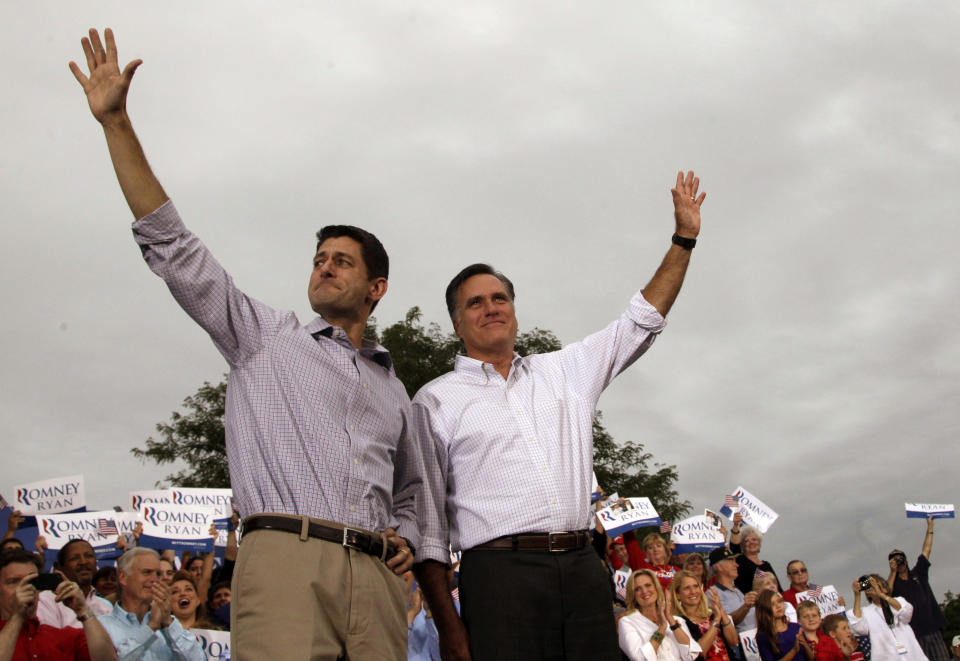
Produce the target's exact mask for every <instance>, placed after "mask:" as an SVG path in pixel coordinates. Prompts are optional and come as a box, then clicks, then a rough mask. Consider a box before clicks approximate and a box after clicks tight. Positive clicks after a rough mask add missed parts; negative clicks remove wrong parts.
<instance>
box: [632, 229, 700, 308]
mask: <svg viewBox="0 0 960 661" xmlns="http://www.w3.org/2000/svg"><path fill="white" fill-rule="evenodd" d="M689 264H690V251H689V250H687V249H686V248H681V247H680V246H677V245H671V246H670V250H668V251H667V254H666V255H664V257H663V261H662V262H660V267H659V268H658V269H657V272H656V273H654V274H653V277H652V278H651V279H650V282H649V283H648V284H647V286H646V287H644V288H643V298H644V299H646V301H647V302H648V303H649V304H650V305H652V306H653V307H655V308H656V309H657V312H659V313H660V314H661V315H662V316H664V317H666V316H667V313H668V312H670V308H671V307H673V302H674V301H675V300H677V294H679V293H680V287H681V285H683V278H684V276H686V274H687V266H688V265H689Z"/></svg>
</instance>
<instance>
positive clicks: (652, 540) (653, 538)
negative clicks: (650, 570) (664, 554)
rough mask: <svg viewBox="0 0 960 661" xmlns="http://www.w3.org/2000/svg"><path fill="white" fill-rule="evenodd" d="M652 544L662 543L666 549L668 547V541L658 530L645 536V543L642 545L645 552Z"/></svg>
mask: <svg viewBox="0 0 960 661" xmlns="http://www.w3.org/2000/svg"><path fill="white" fill-rule="evenodd" d="M652 544H660V545H661V546H663V548H664V549H666V548H667V543H666V542H665V541H663V537H662V536H661V535H660V533H658V532H652V533H650V534H649V535H647V536H646V537H644V538H643V544H641V545H640V547H641V548H642V549H643V552H644V553H646V552H647V547H648V546H651V545H652Z"/></svg>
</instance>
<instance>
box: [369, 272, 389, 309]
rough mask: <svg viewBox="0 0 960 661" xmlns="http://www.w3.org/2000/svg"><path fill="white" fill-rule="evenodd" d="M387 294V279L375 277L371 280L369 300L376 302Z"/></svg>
mask: <svg viewBox="0 0 960 661" xmlns="http://www.w3.org/2000/svg"><path fill="white" fill-rule="evenodd" d="M386 295H387V279H386V278H374V279H373V280H371V281H370V288H369V289H368V290H367V300H368V301H370V302H371V303H376V302H377V301H379V300H380V299H381V298H383V297H384V296H386Z"/></svg>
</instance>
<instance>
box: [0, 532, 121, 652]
mask: <svg viewBox="0 0 960 661" xmlns="http://www.w3.org/2000/svg"><path fill="white" fill-rule="evenodd" d="M36 577H37V565H36V562H35V556H34V555H33V554H32V553H30V552H28V551H24V550H23V549H11V550H9V551H6V552H5V553H3V554H0V661H11V660H13V661H27V660H28V659H29V660H30V661H33V660H35V659H42V660H43V661H61V660H66V659H72V660H73V659H93V660H94V661H116V658H117V651H116V650H115V649H114V647H113V643H112V642H111V641H110V637H109V636H108V635H107V632H106V631H105V630H104V628H103V625H101V624H100V622H99V621H98V620H97V618H96V617H94V615H93V614H92V613H91V612H90V609H89V608H88V607H87V602H86V600H85V599H84V597H83V593H82V592H81V591H80V587H79V586H78V585H77V584H76V583H74V582H73V581H63V582H61V583H60V585H58V586H57V588H56V591H55V592H52V593H51V594H54V598H55V599H56V601H57V602H60V603H63V604H65V605H66V606H68V607H69V608H71V609H72V610H73V612H74V614H75V616H76V618H77V620H79V621H80V623H81V627H82V628H81V629H76V628H73V627H63V628H61V627H53V626H50V625H47V624H41V623H40V621H39V620H37V594H38V592H37V588H36V587H34V586H33V585H31V584H30V581H32V580H33V579H34V578H36Z"/></svg>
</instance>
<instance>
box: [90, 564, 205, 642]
mask: <svg viewBox="0 0 960 661" xmlns="http://www.w3.org/2000/svg"><path fill="white" fill-rule="evenodd" d="M117 580H118V581H119V582H120V598H119V599H118V600H117V604H116V605H115V606H114V607H113V610H112V611H111V612H110V613H108V614H107V615H103V616H101V617H100V621H101V622H102V623H103V626H104V628H105V629H106V630H107V633H109V634H110V638H112V639H113V644H114V646H115V647H116V648H117V652H119V654H120V657H121V658H124V659H127V658H130V659H143V660H144V661H153V660H154V659H156V660H157V661H159V660H160V659H170V658H173V659H178V661H205V660H206V658H207V655H206V654H205V653H204V651H203V648H202V647H201V646H200V643H199V641H198V640H197V637H196V636H195V635H194V634H192V633H190V632H189V631H187V630H185V629H184V628H183V627H182V626H180V622H179V621H177V618H175V617H173V615H171V614H170V588H168V587H167V585H166V583H164V582H163V581H161V580H160V555H159V554H158V553H157V552H156V551H154V550H153V549H148V548H144V547H142V546H138V547H135V548H132V549H130V550H129V551H127V552H126V553H124V554H123V555H122V556H120V559H119V560H118V561H117Z"/></svg>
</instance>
